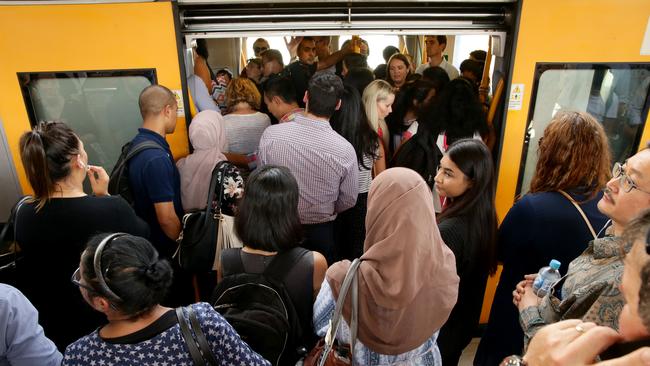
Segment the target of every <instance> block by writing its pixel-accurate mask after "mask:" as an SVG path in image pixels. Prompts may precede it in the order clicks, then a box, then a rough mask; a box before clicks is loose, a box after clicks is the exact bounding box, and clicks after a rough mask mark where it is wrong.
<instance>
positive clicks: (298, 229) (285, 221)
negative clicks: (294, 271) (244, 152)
mask: <svg viewBox="0 0 650 366" xmlns="http://www.w3.org/2000/svg"><path fill="white" fill-rule="evenodd" d="M235 231H236V232H237V235H238V236H239V238H240V239H241V240H242V242H243V243H244V244H245V245H246V246H248V247H250V248H253V249H260V250H265V251H268V252H276V251H277V252H283V251H286V250H289V249H292V248H293V247H295V246H298V245H299V244H300V242H301V241H302V226H301V225H300V218H299V216H298V182H296V178H294V176H293V175H292V174H291V171H289V169H288V168H286V167H283V166H274V165H265V166H263V167H261V168H257V169H255V171H253V173H251V175H250V177H248V182H246V190H245V191H244V197H243V198H242V200H241V202H240V203H239V208H238V212H237V216H235Z"/></svg>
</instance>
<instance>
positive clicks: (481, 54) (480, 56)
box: [469, 50, 487, 61]
mask: <svg viewBox="0 0 650 366" xmlns="http://www.w3.org/2000/svg"><path fill="white" fill-rule="evenodd" d="M469 57H471V58H473V59H475V60H478V61H485V58H486V57H487V52H485V51H483V50H474V51H472V52H470V53H469Z"/></svg>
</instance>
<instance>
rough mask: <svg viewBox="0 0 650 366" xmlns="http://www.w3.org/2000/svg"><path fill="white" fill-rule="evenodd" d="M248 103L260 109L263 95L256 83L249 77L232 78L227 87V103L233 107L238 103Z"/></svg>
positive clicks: (257, 109) (229, 106)
mask: <svg viewBox="0 0 650 366" xmlns="http://www.w3.org/2000/svg"><path fill="white" fill-rule="evenodd" d="M241 102H244V103H248V105H249V106H251V108H253V109H255V110H256V111H259V110H260V105H261V103H262V96H261V95H260V92H259V91H258V90H257V87H256V86H255V84H254V83H253V82H252V81H250V79H248V78H235V79H232V81H231V82H230V84H228V88H226V105H227V107H228V108H232V107H234V106H235V105H237V104H238V103H241Z"/></svg>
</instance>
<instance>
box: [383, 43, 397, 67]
mask: <svg viewBox="0 0 650 366" xmlns="http://www.w3.org/2000/svg"><path fill="white" fill-rule="evenodd" d="M396 53H399V48H397V47H395V46H386V48H384V51H383V52H382V54H381V55H382V57H384V61H386V63H388V60H389V59H390V57H391V56H392V55H394V54H396Z"/></svg>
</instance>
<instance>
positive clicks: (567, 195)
mask: <svg viewBox="0 0 650 366" xmlns="http://www.w3.org/2000/svg"><path fill="white" fill-rule="evenodd" d="M558 192H559V193H560V194H561V195H563V196H564V197H566V199H568V200H569V202H571V203H572V204H573V206H575V208H576V209H577V210H578V212H579V213H580V216H582V219H583V220H585V224H587V227H588V228H589V231H590V232H591V235H592V236H593V237H594V239H597V238H598V235H596V231H595V230H594V227H593V226H591V223H590V222H589V219H587V215H585V212H584V211H582V208H580V206H579V205H578V203H577V202H576V201H575V200H574V199H573V197H571V196H569V194H568V193H566V192H565V191H563V190H561V189H559V190H558Z"/></svg>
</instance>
